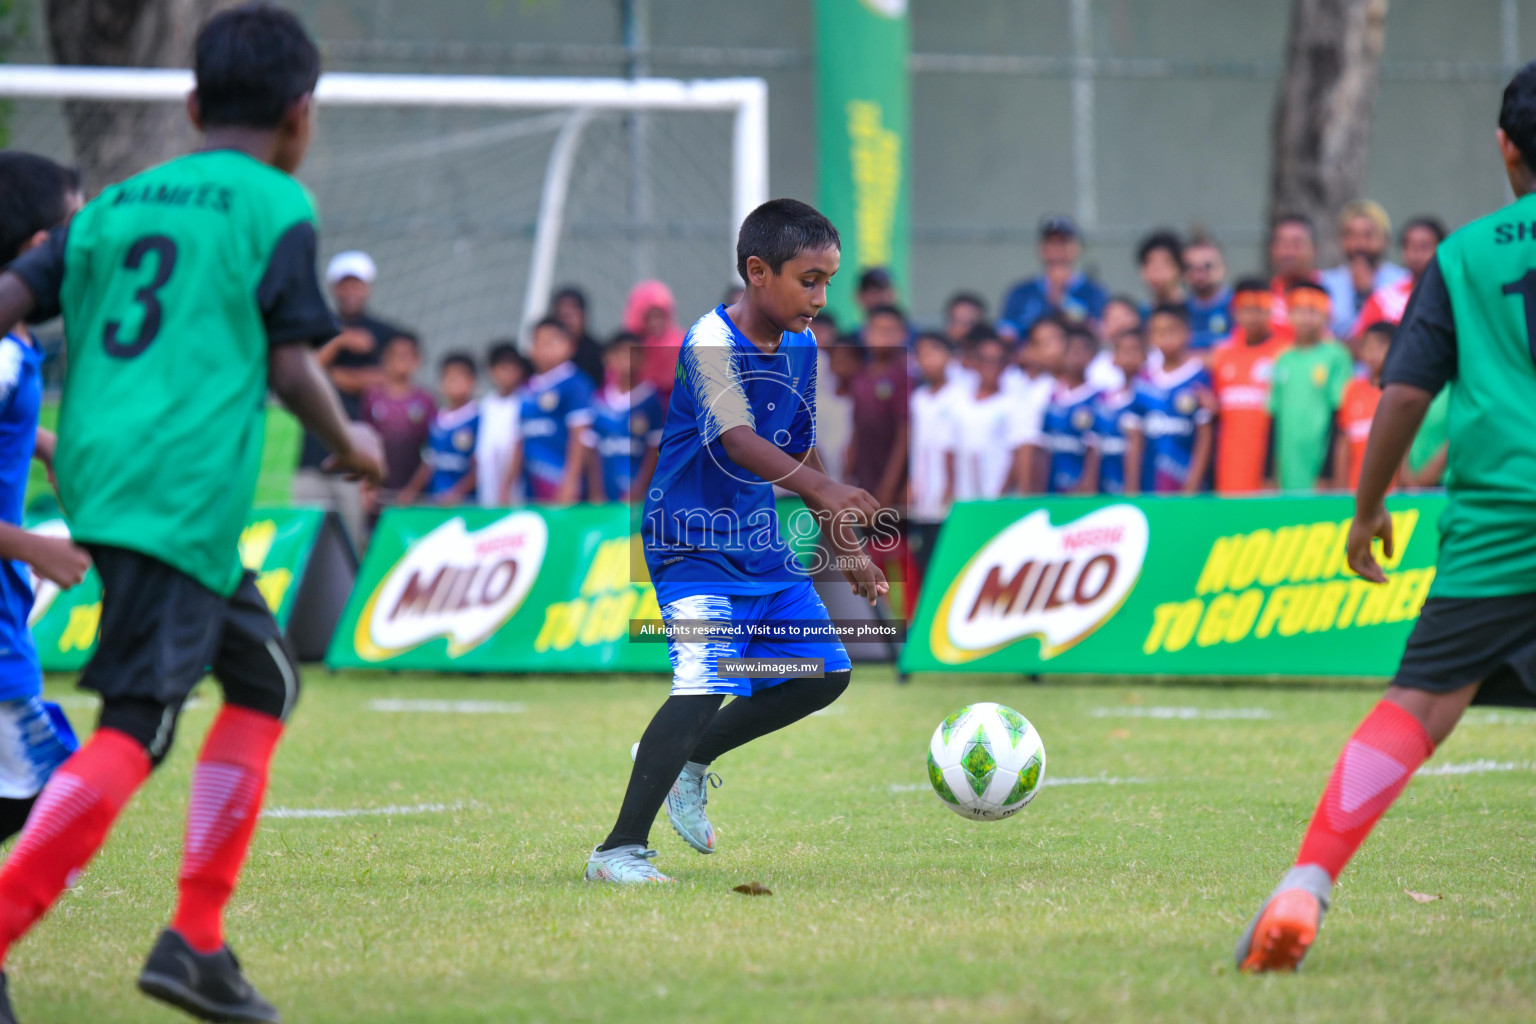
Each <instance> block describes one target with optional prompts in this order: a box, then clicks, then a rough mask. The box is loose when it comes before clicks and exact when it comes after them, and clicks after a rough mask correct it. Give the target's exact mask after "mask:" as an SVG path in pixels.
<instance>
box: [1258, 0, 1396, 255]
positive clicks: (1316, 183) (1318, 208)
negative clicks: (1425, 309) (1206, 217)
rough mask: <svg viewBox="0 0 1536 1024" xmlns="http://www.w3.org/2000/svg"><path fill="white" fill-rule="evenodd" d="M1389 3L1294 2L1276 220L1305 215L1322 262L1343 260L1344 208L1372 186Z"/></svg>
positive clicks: (1279, 113)
mask: <svg viewBox="0 0 1536 1024" xmlns="http://www.w3.org/2000/svg"><path fill="white" fill-rule="evenodd" d="M1386 21H1387V0H1292V6H1291V31H1290V39H1289V41H1288V42H1287V44H1286V54H1285V72H1284V75H1283V77H1282V78H1281V80H1280V90H1279V96H1278V97H1277V99H1276V103H1275V121H1274V132H1273V144H1274V152H1273V155H1272V157H1271V174H1270V191H1269V223H1270V224H1273V223H1274V222H1275V219H1276V218H1277V217H1279V216H1282V215H1285V214H1297V213H1300V214H1305V215H1306V216H1308V217H1310V218H1311V219H1312V222H1313V223H1314V224H1316V225H1317V228H1318V260H1319V265H1320V266H1329V265H1331V264H1332V263H1334V262H1335V261H1336V260H1337V259H1338V252H1339V250H1338V232H1337V230H1336V221H1337V218H1338V214H1339V210H1340V209H1341V208H1342V207H1343V206H1344V204H1345V203H1347V202H1349V201H1350V200H1351V199H1355V198H1358V197H1359V195H1360V192H1361V189H1362V188H1363V187H1364V185H1365V165H1366V160H1367V157H1368V156H1369V155H1370V147H1371V114H1372V110H1373V108H1374V106H1375V102H1376V75H1377V69H1378V66H1379V65H1380V62H1381V47H1382V41H1383V38H1384V37H1385V34H1386Z"/></svg>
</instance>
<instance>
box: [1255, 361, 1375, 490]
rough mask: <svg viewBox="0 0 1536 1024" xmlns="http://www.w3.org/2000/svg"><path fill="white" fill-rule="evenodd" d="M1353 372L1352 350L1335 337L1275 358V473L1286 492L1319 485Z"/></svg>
mask: <svg viewBox="0 0 1536 1024" xmlns="http://www.w3.org/2000/svg"><path fill="white" fill-rule="evenodd" d="M1354 372H1355V364H1354V360H1353V359H1351V358H1350V355H1349V349H1347V348H1345V347H1344V346H1343V345H1340V344H1339V343H1338V342H1336V341H1331V340H1330V341H1321V342H1318V343H1317V344H1316V345H1307V346H1304V347H1303V346H1299V345H1298V346H1296V347H1293V348H1289V349H1286V350H1285V351H1284V352H1282V353H1281V354H1280V355H1279V356H1278V357H1276V359H1275V368H1274V379H1273V381H1272V382H1271V384H1270V390H1269V411H1270V413H1271V414H1272V415H1273V416H1274V418H1275V477H1276V482H1277V483H1278V484H1279V486H1280V489H1281V490H1282V491H1310V490H1312V489H1313V488H1315V487H1316V486H1317V477H1318V474H1320V473H1321V472H1322V471H1323V463H1324V461H1325V460H1326V459H1327V457H1328V439H1329V438H1330V437H1331V436H1332V433H1333V420H1334V413H1335V412H1337V410H1338V408H1339V403H1340V402H1342V401H1343V400H1344V388H1345V387H1346V386H1348V384H1349V381H1350V378H1351V377H1352V376H1354Z"/></svg>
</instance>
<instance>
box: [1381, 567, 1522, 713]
mask: <svg viewBox="0 0 1536 1024" xmlns="http://www.w3.org/2000/svg"><path fill="white" fill-rule="evenodd" d="M1476 682H1481V683H1482V684H1483V685H1482V686H1480V687H1478V691H1477V696H1476V697H1474V698H1473V699H1472V703H1473V704H1498V705H1502V706H1504V707H1517V708H1536V594H1516V595H1513V596H1510V597H1432V598H1430V599H1429V600H1428V601H1425V602H1424V610H1423V611H1422V612H1420V613H1419V621H1418V623H1417V624H1416V625H1415V626H1414V627H1413V633H1412V635H1410V636H1409V637H1408V646H1407V647H1406V648H1405V649H1404V650H1403V661H1402V664H1401V665H1399V666H1398V669H1397V676H1396V677H1395V678H1394V679H1393V680H1392V684H1393V685H1394V686H1406V687H1408V688H1409V689H1413V690H1427V691H1429V692H1430V693H1450V692H1451V691H1453V690H1460V689H1462V688H1463V687H1466V686H1470V685H1471V684H1473V683H1476Z"/></svg>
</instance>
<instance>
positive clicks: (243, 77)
mask: <svg viewBox="0 0 1536 1024" xmlns="http://www.w3.org/2000/svg"><path fill="white" fill-rule="evenodd" d="M193 67H194V69H195V71H196V73H197V106H198V110H199V112H200V113H201V114H202V119H203V124H204V126H205V127H222V126H230V127H243V128H275V127H277V126H278V124H280V123H281V122H282V120H283V116H284V115H285V114H286V113H287V112H288V108H289V107H290V106H292V105H293V103H294V101H296V100H298V99H299V98H300V97H302V96H305V95H308V94H309V93H312V92H314V91H315V83H316V82H317V81H319V78H320V51H319V50H318V49H317V48H316V47H315V43H314V40H312V39H310V38H309V34H308V33H307V32H305V31H304V26H303V25H302V24H301V23H300V22H299V19H298V18H296V17H295V16H294V15H293V14H291V13H289V12H288V11H285V10H283V9H282V8H280V7H277V6H275V5H273V4H270V3H265V2H262V0H256V2H253V3H245V4H241V5H240V6H239V7H232V8H230V9H229V10H227V11H220V12H219V13H218V14H215V15H214V16H213V17H211V18H209V19H208V20H207V21H206V22H204V23H203V27H202V28H201V29H200V30H199V31H198V33H197V45H196V50H195V53H194V56H193Z"/></svg>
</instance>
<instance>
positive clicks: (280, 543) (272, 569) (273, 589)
mask: <svg viewBox="0 0 1536 1024" xmlns="http://www.w3.org/2000/svg"><path fill="white" fill-rule="evenodd" d="M324 518H325V514H324V513H323V512H322V511H321V510H319V509H309V508H257V509H254V510H253V511H252V512H251V517H250V519H249V521H248V522H247V524H246V527H245V531H244V532H243V533H242V534H241V535H240V560H241V561H242V562H244V563H245V567H246V568H247V569H250V570H251V571H253V572H255V573H256V574H257V576H256V585H257V587H259V588H260V590H261V593H262V596H264V597H265V598H266V599H267V604H268V605H269V606H270V607H271V608H272V612H273V614H274V615H275V616H276V617H277V621H278V624H279V625H281V626H283V628H284V629H287V628H288V627H289V623H290V620H292V619H293V617H294V611H295V609H296V608H297V607H298V606H299V604H300V594H301V591H302V590H303V589H304V587H303V586H302V585H301V584H302V583H303V581H304V579H305V576H306V569H307V568H308V566H309V564H310V561H311V556H312V555H313V553H314V551H315V548H316V546H317V542H318V541H319V540H320V537H321V534H322V524H323V522H324ZM27 528H28V529H30V530H33V531H35V532H38V533H46V534H50V535H53V536H63V537H67V536H69V527H68V526H67V525H66V524H65V522H64V520H63V519H60V518H51V519H42V520H39V521H37V522H35V523H29V524H28V526H27ZM32 588H33V593H34V595H35V597H34V599H33V602H32V617H31V619H30V620H29V625H31V627H32V638H33V641H34V642H35V643H36V644H37V654H38V658H39V660H40V661H41V662H42V665H43V670H44V671H47V672H73V671H76V670H78V669H80V668H82V667H83V666H84V665H85V663H86V661H87V660H89V659H90V656H91V652H92V651H94V650H95V649H96V634H97V630H98V628H99V627H100V624H101V577H100V576H98V575H97V574H96V571H95V570H94V569H92V570H91V571H90V572H88V573H86V576H85V580H84V581H83V582H82V583H81V584H80V585H79V586H78V587H74V588H72V589H70V590H60V589H59V588H58V587H57V586H55V585H54V584H52V583H49V582H47V581H46V580H41V579H39V578H37V577H36V576H34V577H33V578H32ZM310 617H313V616H310ZM333 619H334V617H333Z"/></svg>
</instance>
